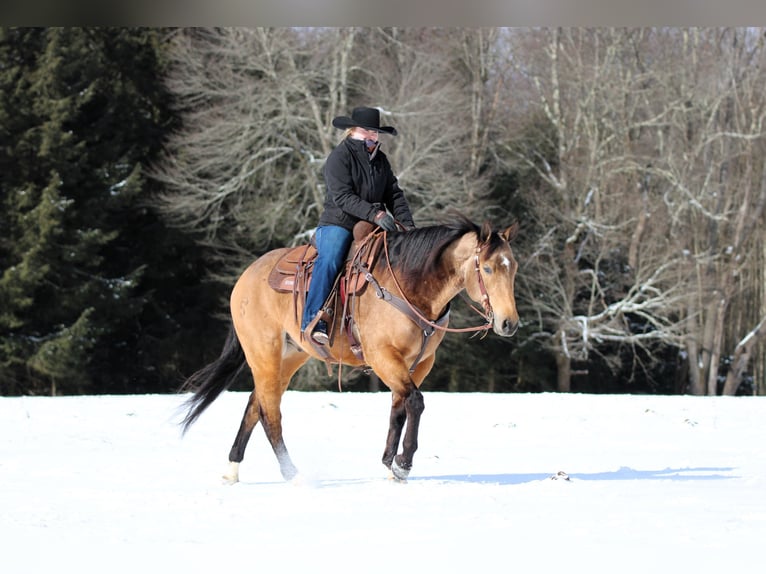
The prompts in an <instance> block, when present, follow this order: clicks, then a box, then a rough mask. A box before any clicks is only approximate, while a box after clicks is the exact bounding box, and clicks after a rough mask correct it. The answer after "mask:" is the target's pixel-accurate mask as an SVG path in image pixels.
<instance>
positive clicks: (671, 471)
mask: <svg viewBox="0 0 766 574" xmlns="http://www.w3.org/2000/svg"><path fill="white" fill-rule="evenodd" d="M733 470H734V468H733V467H698V468H688V467H687V468H665V469H663V470H636V469H633V468H629V467H627V466H623V467H621V468H619V469H618V470H614V471H609V472H593V473H574V474H570V475H569V478H570V479H573V480H675V481H696V480H728V479H731V478H738V477H737V476H734V475H726V474H721V473H724V472H731V471H733ZM552 477H553V475H551V474H535V473H529V474H452V475H441V476H412V477H410V478H409V480H410V481H413V482H414V481H419V480H434V481H446V482H466V483H473V484H523V483H525V482H534V481H537V480H545V479H548V478H552Z"/></svg>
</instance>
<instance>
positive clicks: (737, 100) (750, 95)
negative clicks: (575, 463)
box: [652, 29, 766, 395]
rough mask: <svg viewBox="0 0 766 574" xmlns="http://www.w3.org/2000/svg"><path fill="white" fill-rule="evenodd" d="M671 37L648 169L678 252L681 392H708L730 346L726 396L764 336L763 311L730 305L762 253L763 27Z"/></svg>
mask: <svg viewBox="0 0 766 574" xmlns="http://www.w3.org/2000/svg"><path fill="white" fill-rule="evenodd" d="M673 39H674V40H675V42H673V43H667V44H666V50H665V51H664V52H663V55H664V57H665V58H666V61H667V62H669V63H672V64H673V69H675V70H677V73H675V74H667V75H666V76H665V79H666V82H665V85H664V90H663V92H664V93H663V96H664V98H663V99H664V101H665V104H664V105H665V117H666V122H667V123H666V126H665V127H664V129H663V130H661V131H659V132H658V133H657V138H658V140H659V141H660V142H661V145H662V153H661V154H658V155H659V157H658V160H659V161H658V162H657V163H656V165H655V166H654V167H653V169H652V171H653V173H654V174H655V175H656V176H657V177H659V178H662V180H663V182H664V187H665V193H664V198H665V203H666V205H667V208H668V213H669V215H670V223H671V232H672V234H673V236H674V238H675V241H676V242H677V244H678V246H679V248H681V249H683V250H684V252H685V253H686V254H687V260H688V261H687V266H686V272H687V273H688V275H687V276H686V277H685V278H684V282H685V284H686V285H687V289H688V291H689V294H690V296H689V298H688V299H687V302H686V309H685V312H686V316H687V318H688V322H687V332H686V336H685V347H686V351H687V353H688V356H689V367H690V368H689V372H690V380H689V385H690V392H692V393H694V394H709V395H713V394H716V393H717V392H718V391H719V383H720V381H719V376H720V375H719V372H720V367H721V361H722V359H723V358H724V357H725V356H728V355H730V353H731V352H732V351H734V350H735V349H737V351H736V358H735V365H734V369H733V370H731V371H730V376H729V377H728V379H727V381H726V384H725V386H724V387H723V392H725V393H726V394H734V392H736V390H737V387H738V386H739V382H740V376H741V375H742V373H743V372H744V367H745V365H744V361H745V359H746V357H749V355H750V350H751V349H752V347H753V345H754V343H755V342H756V341H758V340H759V339H761V338H762V337H763V335H764V331H763V329H762V328H761V327H757V326H756V325H760V324H762V317H763V311H762V308H761V309H760V310H756V311H755V313H752V312H751V314H750V315H749V317H748V318H747V319H744V320H743V321H732V319H733V318H734V317H736V316H737V314H738V311H737V309H736V307H739V308H742V305H743V304H745V305H747V301H745V300H744V299H746V298H747V295H748V294H752V289H751V285H747V284H744V283H743V281H742V279H743V278H744V277H746V276H747V275H750V276H751V277H752V276H753V275H752V274H748V273H747V270H748V267H749V266H751V265H753V264H757V263H758V262H759V261H761V260H762V259H761V257H760V256H759V255H760V254H759V251H760V250H759V246H761V245H763V239H764V235H763V233H764V232H763V216H764V206H766V169H764V168H765V167H766V164H765V162H764V159H763V158H764V151H766V148H765V147H764V136H766V132H765V131H764V120H765V119H766V98H765V97H764V85H766V83H765V82H764V80H765V79H766V77H765V76H764V67H763V66H764V63H765V62H766V52H765V51H764V39H763V32H756V31H753V30H746V29H705V30H697V29H692V30H682V31H677V32H676V34H675V35H674V38H673ZM670 47H672V48H673V50H672V51H669V50H668V49H669V48H670ZM754 254H755V257H754V256H753V255H754ZM755 276H756V277H758V276H762V275H760V274H755ZM756 280H758V279H756ZM759 291H760V293H762V290H759ZM733 307H735V308H733Z"/></svg>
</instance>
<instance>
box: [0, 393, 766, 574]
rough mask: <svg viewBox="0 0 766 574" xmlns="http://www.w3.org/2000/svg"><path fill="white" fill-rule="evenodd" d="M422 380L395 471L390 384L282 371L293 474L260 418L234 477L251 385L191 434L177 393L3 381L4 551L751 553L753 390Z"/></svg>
mask: <svg viewBox="0 0 766 574" xmlns="http://www.w3.org/2000/svg"><path fill="white" fill-rule="evenodd" d="M424 395H425V401H426V411H425V413H424V414H423V419H422V422H421V433H420V440H419V444H420V449H419V450H418V452H417V453H416V455H415V461H414V466H413V469H412V474H411V475H410V479H409V480H408V481H407V482H406V483H398V482H395V481H392V480H389V479H388V478H387V472H388V471H387V470H386V469H385V468H384V467H383V465H382V464H381V463H380V457H381V455H382V452H383V445H384V441H385V434H386V430H387V426H388V409H389V404H390V399H389V395H388V394H387V393H375V394H362V393H348V392H344V393H337V392H318V393H301V392H293V391H288V393H287V394H286V395H285V397H284V400H283V403H282V411H283V417H284V420H283V422H284V432H285V440H286V442H287V446H288V449H290V453H291V455H292V458H293V461H294V462H295V464H296V465H297V466H298V468H299V469H300V471H301V474H300V475H299V478H298V479H296V480H294V481H291V482H289V483H287V482H284V481H283V480H282V479H281V476H280V474H279V469H278V465H277V462H276V459H275V457H274V455H273V453H272V452H271V449H270V447H269V446H268V443H267V442H266V439H265V435H264V433H263V431H262V430H261V428H260V426H259V427H258V428H257V429H256V431H255V432H254V433H253V437H252V439H251V441H250V445H249V448H248V452H247V454H246V456H245V460H244V462H243V463H242V465H241V467H240V478H241V482H240V483H239V484H236V485H233V486H227V485H224V484H222V483H221V481H220V476H221V474H222V472H223V471H224V470H225V469H226V466H227V455H228V451H229V447H230V446H231V443H232V441H233V439H234V435H235V433H236V430H237V428H238V426H239V422H240V417H241V414H242V412H243V411H244V408H245V403H246V400H247V394H246V393H234V392H231V393H225V394H223V395H222V396H221V397H220V398H219V399H218V400H217V401H216V402H215V403H214V404H213V405H212V406H211V407H210V409H209V410H208V411H207V412H206V413H204V414H203V415H202V417H201V418H200V419H199V421H198V422H197V423H196V424H195V425H194V426H193V427H192V428H191V429H190V431H189V432H188V433H187V434H186V436H185V437H182V436H181V434H180V430H179V427H178V426H177V422H178V421H179V420H180V416H179V413H180V411H179V406H180V405H181V404H182V402H183V400H184V399H185V397H184V396H181V395H175V396H173V395H134V396H88V397H57V398H44V397H35V398H32V397H5V398H0V429H1V432H0V544H1V545H2V553H1V554H0V556H1V558H0V569H2V572H4V573H7V574H16V573H24V572H30V573H31V572H34V573H41V572H50V571H55V572H78V573H90V572H109V573H110V574H112V573H114V572H117V573H120V572H130V573H136V572H150V573H153V572H288V573H292V572H301V573H303V572H311V573H322V572H332V573H345V572H353V573H378V572H398V571H402V570H404V571H421V572H439V573H442V572H461V573H463V572H470V573H476V572H482V573H483V572H519V573H527V572H546V571H553V570H552V569H557V570H556V571H564V570H565V571H567V572H585V573H588V574H592V573H600V572H610V573H612V572H619V573H626V572H628V573H630V572H672V571H679V572H694V573H695V574H698V573H701V572H702V573H704V572H724V571H734V572H736V571H744V570H745V569H746V568H747V569H748V570H752V569H753V568H755V569H756V570H757V569H758V567H757V564H758V563H759V558H760V554H761V546H760V545H761V544H762V543H763V540H764V536H765V535H766V398H763V397H737V398H734V397H689V396H675V397H668V396H604V395H575V394H515V395H489V394H446V393H429V392H427V390H426V392H425V393H424ZM560 471H562V472H565V473H566V474H567V475H568V476H569V477H570V480H568V481H567V480H564V479H559V480H552V479H551V478H550V477H551V476H552V475H555V474H556V473H558V472H560Z"/></svg>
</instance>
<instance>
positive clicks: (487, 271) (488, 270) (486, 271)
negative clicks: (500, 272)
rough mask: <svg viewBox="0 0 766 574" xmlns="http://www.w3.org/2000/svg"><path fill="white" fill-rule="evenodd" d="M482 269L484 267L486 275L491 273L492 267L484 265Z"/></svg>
mask: <svg viewBox="0 0 766 574" xmlns="http://www.w3.org/2000/svg"><path fill="white" fill-rule="evenodd" d="M483 269H484V273H486V274H487V275H492V268H491V267H490V266H489V265H485V266H484V267H483Z"/></svg>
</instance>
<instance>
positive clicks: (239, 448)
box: [223, 391, 260, 484]
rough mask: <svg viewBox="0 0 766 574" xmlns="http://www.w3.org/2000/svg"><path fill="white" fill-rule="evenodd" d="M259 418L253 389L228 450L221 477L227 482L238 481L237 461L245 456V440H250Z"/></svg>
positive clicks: (239, 461)
mask: <svg viewBox="0 0 766 574" xmlns="http://www.w3.org/2000/svg"><path fill="white" fill-rule="evenodd" d="M259 418H260V409H259V408H258V399H257V398H256V396H255V391H253V392H252V393H250V398H249V399H248V401H247V407H246V408H245V414H244V415H243V416H242V423H241V424H240V425H239V431H237V436H236V438H235V439H234V444H233V445H232V446H231V450H230V451H229V468H228V470H227V471H226V472H225V473H224V475H223V479H224V480H225V481H226V482H228V483H229V484H234V483H235V482H239V463H241V462H242V459H243V458H244V457H245V448H247V442H248V441H249V440H250V435H252V434H253V429H254V428H255V425H256V424H258V419H259Z"/></svg>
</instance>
